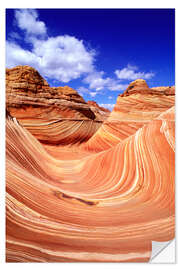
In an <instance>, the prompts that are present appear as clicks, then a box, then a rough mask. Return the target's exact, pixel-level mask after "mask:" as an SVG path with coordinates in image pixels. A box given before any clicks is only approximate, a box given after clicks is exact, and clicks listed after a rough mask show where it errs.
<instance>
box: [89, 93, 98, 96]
mask: <svg viewBox="0 0 180 270" xmlns="http://www.w3.org/2000/svg"><path fill="white" fill-rule="evenodd" d="M89 94H90V96H91V97H95V96H96V95H97V92H89Z"/></svg>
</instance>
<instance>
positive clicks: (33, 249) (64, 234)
mask: <svg viewBox="0 0 180 270" xmlns="http://www.w3.org/2000/svg"><path fill="white" fill-rule="evenodd" d="M174 136H175V134H174V107H172V108H171V109H169V110H167V111H165V112H163V113H161V114H159V116H158V117H157V118H155V119H154V120H152V121H148V122H147V123H146V124H145V125H144V126H143V127H142V128H139V129H138V130H137V131H136V132H135V133H134V134H133V135H131V136H129V137H127V138H126V139H124V140H121V141H120V142H119V143H117V144H116V145H115V146H114V147H111V148H109V149H107V150H105V151H101V152H99V153H92V152H88V151H87V152H85V151H84V152H83V150H82V152H81V153H80V151H79V152H77V153H75V152H74V155H73V156H72V153H71V152H69V157H71V158H68V152H67V153H66V159H64V158H63V156H64V154H62V156H61V155H59V156H58V157H53V156H52V155H50V154H49V153H48V152H47V151H46V149H45V148H44V147H43V145H42V144H41V143H40V142H39V141H38V140H37V139H36V138H35V137H34V136H33V135H32V134H31V133H30V132H29V131H28V130H27V129H26V128H24V127H22V126H21V125H20V124H19V123H18V122H17V121H16V119H12V118H11V117H8V119H7V131H6V138H7V143H6V149H7V154H6V161H7V165H6V168H7V174H6V176H7V179H6V189H7V197H6V206H7V211H6V217H7V222H6V232H7V237H6V258H7V259H6V260H7V262H89V261H90V262H147V261H149V259H150V256H151V249H152V241H168V240H170V239H173V238H174V173H175V170H174V164H175V162H174V158H175V157H174V147H175V141H174ZM72 152H73V151H72Z"/></svg>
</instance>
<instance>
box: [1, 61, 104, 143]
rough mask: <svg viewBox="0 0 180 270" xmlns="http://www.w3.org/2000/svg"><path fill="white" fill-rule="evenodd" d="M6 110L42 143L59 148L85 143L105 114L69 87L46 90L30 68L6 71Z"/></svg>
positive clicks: (16, 68)
mask: <svg viewBox="0 0 180 270" xmlns="http://www.w3.org/2000/svg"><path fill="white" fill-rule="evenodd" d="M93 108H94V107H93ZM6 109H7V111H8V113H9V114H10V115H11V116H12V117H15V118H16V119H17V120H18V121H19V123H20V124H21V125H22V126H24V127H25V128H27V129H28V130H29V131H30V132H31V134H33V135H34V136H35V137H36V138H37V139H38V140H40V141H41V142H43V143H45V144H61V145H67V144H75V143H81V142H84V141H87V140H88V139H89V138H90V137H91V136H92V135H93V134H94V133H95V132H96V131H97V129H98V128H99V127H100V126H101V124H102V122H103V121H104V120H105V119H106V118H107V115H108V112H105V111H103V110H102V109H101V108H96V109H95V110H92V109H91V108H90V106H89V104H87V103H86V102H85V101H84V99H83V98H82V97H81V96H80V95H79V94H78V93H77V91H75V90H74V89H72V88H70V87H68V86H65V87H49V85H48V83H47V82H46V81H45V80H44V79H43V78H42V77H41V75H40V74H39V73H38V72H37V71H36V70H35V69H34V68H32V67H29V66H17V67H15V68H12V69H7V70H6Z"/></svg>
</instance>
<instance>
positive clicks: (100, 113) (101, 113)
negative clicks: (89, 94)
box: [87, 100, 110, 121]
mask: <svg viewBox="0 0 180 270" xmlns="http://www.w3.org/2000/svg"><path fill="white" fill-rule="evenodd" d="M87 104H88V105H89V107H90V109H91V110H92V111H93V112H94V114H95V115H96V118H97V119H99V120H103V121H105V120H106V119H107V117H108V116H109V114H110V111H109V110H108V109H106V108H104V107H101V106H99V105H98V104H97V103H96V102H95V101H93V100H89V101H88V102H87Z"/></svg>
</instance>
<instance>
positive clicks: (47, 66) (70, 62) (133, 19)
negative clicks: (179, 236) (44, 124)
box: [6, 9, 175, 109]
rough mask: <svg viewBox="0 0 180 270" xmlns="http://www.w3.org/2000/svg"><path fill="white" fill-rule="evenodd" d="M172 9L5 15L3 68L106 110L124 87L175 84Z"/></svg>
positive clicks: (44, 11)
mask: <svg viewBox="0 0 180 270" xmlns="http://www.w3.org/2000/svg"><path fill="white" fill-rule="evenodd" d="M174 16H175V12H174V10H173V9H36V10H32V9H7V10H6V40H7V43H6V65H7V67H14V66H16V65H30V66H33V67H34V68H36V69H37V70H38V71H39V72H40V74H41V75H42V76H43V77H44V78H46V80H47V81H48V83H49V84H50V86H64V85H69V86H70V87H72V88H74V89H76V90H77V91H78V92H79V93H80V94H81V95H83V97H84V99H85V100H86V101H87V100H95V101H96V102H98V103H99V104H101V105H104V106H105V107H108V108H110V109H112V107H113V105H114V104H115V103H116V99H117V96H118V94H119V93H121V92H123V91H124V89H126V87H127V85H128V84H129V83H130V82H131V81H133V80H135V79H137V78H143V79H145V80H146V81H147V83H148V85H149V86H150V87H153V86H166V85H174V84H175V21H174Z"/></svg>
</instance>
